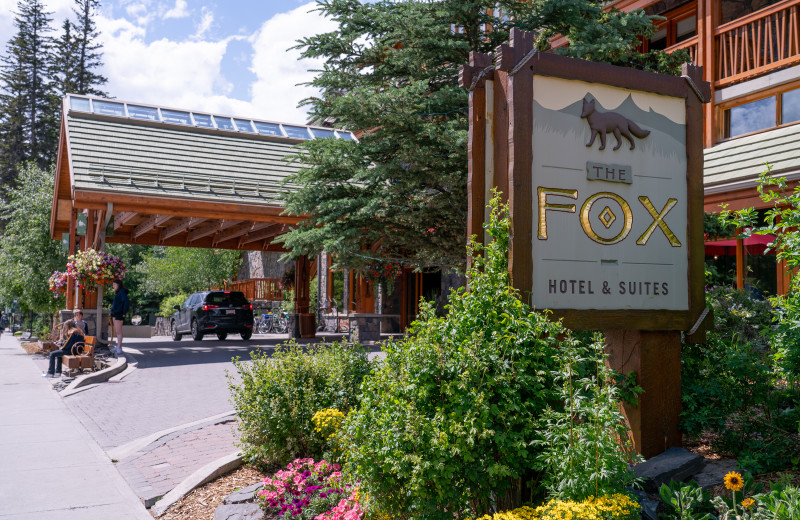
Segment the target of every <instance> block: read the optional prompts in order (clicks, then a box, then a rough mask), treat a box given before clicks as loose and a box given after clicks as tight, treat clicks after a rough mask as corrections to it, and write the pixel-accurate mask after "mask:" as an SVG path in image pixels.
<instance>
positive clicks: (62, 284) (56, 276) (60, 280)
mask: <svg viewBox="0 0 800 520" xmlns="http://www.w3.org/2000/svg"><path fill="white" fill-rule="evenodd" d="M68 277H69V275H68V274H67V273H62V272H61V271H55V272H54V273H53V274H52V275H50V280H49V285H50V291H52V293H53V298H58V297H59V296H61V295H63V294H64V293H66V292H67V280H68Z"/></svg>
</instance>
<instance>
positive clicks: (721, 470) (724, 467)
mask: <svg viewBox="0 0 800 520" xmlns="http://www.w3.org/2000/svg"><path fill="white" fill-rule="evenodd" d="M737 466H738V462H737V461H736V459H724V460H709V461H707V462H706V465H705V466H703V469H702V470H700V473H698V474H696V475H695V476H694V477H692V478H693V479H694V480H696V481H697V485H698V486H700V487H703V488H706V489H709V488H712V487H714V486H721V485H722V484H723V480H724V479H725V475H726V474H727V473H729V472H731V471H738V472H739V473H744V472H743V471H742V470H741V469H739V468H738V467H737Z"/></svg>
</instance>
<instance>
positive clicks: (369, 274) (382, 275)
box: [361, 261, 402, 283]
mask: <svg viewBox="0 0 800 520" xmlns="http://www.w3.org/2000/svg"><path fill="white" fill-rule="evenodd" d="M401 271H402V268H401V267H400V264H398V263H395V262H379V261H375V262H370V263H368V264H366V265H365V266H364V267H363V268H362V271H361V272H362V274H363V275H364V277H366V278H367V279H368V280H370V281H371V282H373V283H380V282H389V281H392V280H394V279H395V278H397V277H398V276H400V272H401Z"/></svg>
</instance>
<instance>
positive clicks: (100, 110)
mask: <svg viewBox="0 0 800 520" xmlns="http://www.w3.org/2000/svg"><path fill="white" fill-rule="evenodd" d="M92 105H94V113H95V114H103V115H106V116H119V117H125V105H123V104H122V103H112V102H111V101H100V100H99V99H95V100H94V102H93V103H92Z"/></svg>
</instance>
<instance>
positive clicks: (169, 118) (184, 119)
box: [161, 108, 192, 125]
mask: <svg viewBox="0 0 800 520" xmlns="http://www.w3.org/2000/svg"><path fill="white" fill-rule="evenodd" d="M161 120H162V121H165V122H167V123H177V124H179V125H191V124H192V121H191V119H189V112H178V111H177V110H164V109H163V108H162V109H161Z"/></svg>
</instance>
